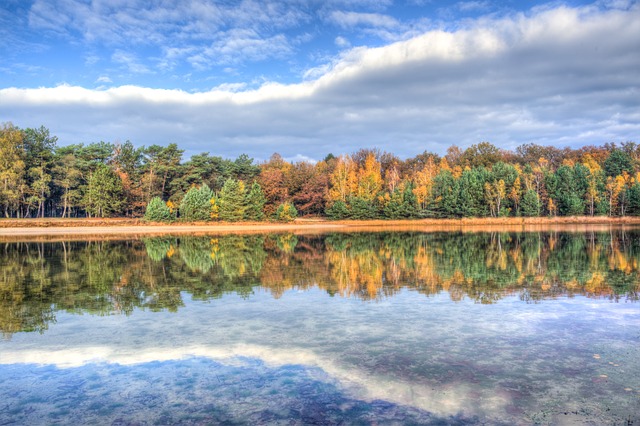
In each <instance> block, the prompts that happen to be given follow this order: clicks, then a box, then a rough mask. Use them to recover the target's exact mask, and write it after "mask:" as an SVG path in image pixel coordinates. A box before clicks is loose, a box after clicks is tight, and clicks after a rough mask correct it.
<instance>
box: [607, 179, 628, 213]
mask: <svg viewBox="0 0 640 426" xmlns="http://www.w3.org/2000/svg"><path fill="white" fill-rule="evenodd" d="M624 186H625V179H624V177H623V176H621V175H618V176H616V177H615V178H613V177H611V176H609V177H608V178H607V183H606V184H605V189H606V196H607V201H608V204H609V216H613V215H614V214H615V213H616V211H617V210H618V199H619V197H620V192H622V190H623V189H624Z"/></svg>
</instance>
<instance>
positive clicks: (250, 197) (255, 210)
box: [244, 182, 267, 220]
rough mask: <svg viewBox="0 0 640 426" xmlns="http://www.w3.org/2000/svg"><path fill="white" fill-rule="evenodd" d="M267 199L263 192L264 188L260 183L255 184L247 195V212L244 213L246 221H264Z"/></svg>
mask: <svg viewBox="0 0 640 426" xmlns="http://www.w3.org/2000/svg"><path fill="white" fill-rule="evenodd" d="M266 202H267V199H266V198H265V196H264V193H263V192H262V188H261V187H260V184H259V183H258V182H253V185H251V189H250V190H249V193H248V194H247V201H246V206H247V208H246V210H245V212H244V216H245V219H247V220H262V219H264V205H265V203H266Z"/></svg>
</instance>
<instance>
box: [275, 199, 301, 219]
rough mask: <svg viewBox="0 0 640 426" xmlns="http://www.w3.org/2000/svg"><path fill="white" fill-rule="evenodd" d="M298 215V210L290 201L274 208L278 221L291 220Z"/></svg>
mask: <svg viewBox="0 0 640 426" xmlns="http://www.w3.org/2000/svg"><path fill="white" fill-rule="evenodd" d="M296 217H298V210H296V208H295V207H294V206H293V204H291V203H282V204H280V205H279V206H278V210H276V220H277V221H278V222H293V221H294V220H295V219H296Z"/></svg>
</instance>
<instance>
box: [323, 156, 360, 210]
mask: <svg viewBox="0 0 640 426" xmlns="http://www.w3.org/2000/svg"><path fill="white" fill-rule="evenodd" d="M329 181H330V182H331V185H330V188H329V202H330V203H335V202H336V201H342V202H343V203H346V201H347V198H348V197H351V196H353V195H355V193H356V188H357V177H356V170H355V164H354V162H353V160H352V159H351V157H350V156H348V155H343V156H340V157H339V158H338V161H337V163H336V167H335V169H334V170H333V173H331V176H330V178H329Z"/></svg>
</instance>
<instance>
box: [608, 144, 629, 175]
mask: <svg viewBox="0 0 640 426" xmlns="http://www.w3.org/2000/svg"><path fill="white" fill-rule="evenodd" d="M604 172H605V174H606V175H607V176H610V177H613V178H615V177H616V176H619V175H621V174H622V172H627V173H629V174H632V173H633V161H632V160H631V157H630V156H629V154H627V153H626V152H624V151H623V150H621V149H618V148H614V149H613V150H612V151H611V153H610V154H609V156H608V157H607V159H606V160H605V161H604Z"/></svg>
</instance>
